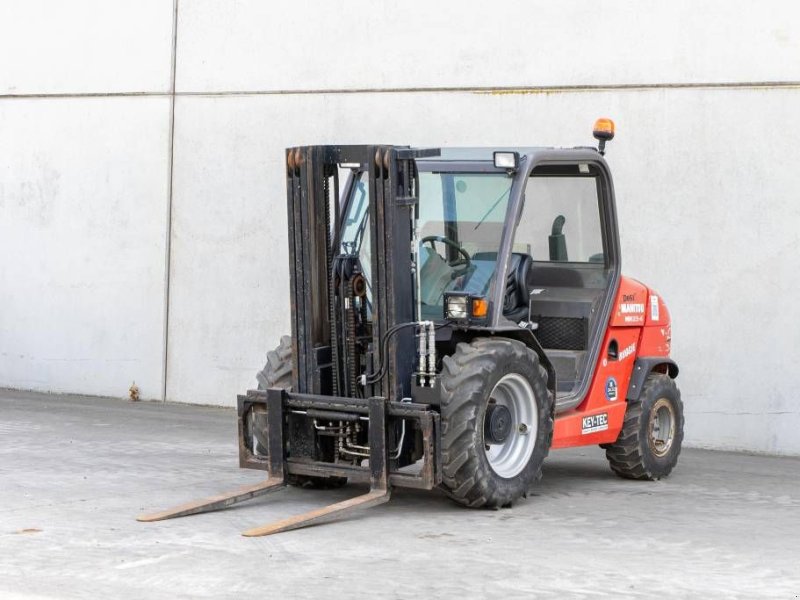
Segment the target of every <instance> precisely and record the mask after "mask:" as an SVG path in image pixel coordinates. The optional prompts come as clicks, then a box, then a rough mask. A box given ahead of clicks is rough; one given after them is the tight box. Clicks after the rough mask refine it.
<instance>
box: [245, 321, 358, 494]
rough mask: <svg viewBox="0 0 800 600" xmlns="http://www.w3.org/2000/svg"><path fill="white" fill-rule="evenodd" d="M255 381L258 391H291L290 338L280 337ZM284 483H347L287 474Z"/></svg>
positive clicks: (324, 485) (330, 485)
mask: <svg viewBox="0 0 800 600" xmlns="http://www.w3.org/2000/svg"><path fill="white" fill-rule="evenodd" d="M256 379H258V389H260V390H268V389H269V388H273V387H277V388H284V389H286V390H291V389H292V338H291V337H290V336H288V335H284V336H282V337H281V343H280V344H278V347H277V348H275V350H272V351H271V352H267V363H266V364H265V365H264V368H263V369H261V370H260V371H259V372H258V374H257V375H256ZM245 425H247V424H245ZM256 438H257V439H258V442H259V443H260V444H261V445H263V446H264V447H265V448H266V440H264V439H263V438H261V436H259V435H258V434H256ZM286 482H287V483H288V484H289V485H292V486H295V487H305V488H315V489H330V488H338V487H342V486H343V485H344V484H345V483H347V478H346V477H312V476H310V475H289V474H287V475H286Z"/></svg>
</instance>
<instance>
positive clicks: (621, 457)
mask: <svg viewBox="0 0 800 600" xmlns="http://www.w3.org/2000/svg"><path fill="white" fill-rule="evenodd" d="M683 424H684V418H683V402H681V393H680V391H679V390H678V386H677V385H676V384H675V380H673V379H672V378H670V376H669V375H664V374H662V373H650V375H648V376H647V379H646V380H645V383H644V386H643V388H642V392H641V394H640V395H639V398H638V399H636V400H628V408H627V410H626V412H625V420H624V422H623V425H622V431H620V434H619V437H618V438H617V441H616V442H614V443H613V444H609V445H606V446H604V447H605V449H606V458H607V459H608V462H609V464H610V465H611V470H612V471H614V473H616V474H617V475H619V476H620V477H624V478H625V479H643V480H650V481H652V480H655V479H661V478H662V477H666V476H667V475H669V474H670V472H671V471H672V469H673V468H674V467H675V465H676V464H677V462H678V455H679V454H680V453H681V444H682V442H683Z"/></svg>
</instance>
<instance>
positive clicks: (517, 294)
mask: <svg viewBox="0 0 800 600" xmlns="http://www.w3.org/2000/svg"><path fill="white" fill-rule="evenodd" d="M504 159H505V162H503V160H504ZM416 165H417V168H418V169H419V177H418V179H419V200H418V204H417V207H416V210H415V212H414V225H415V241H414V242H413V243H412V245H413V246H414V249H415V258H414V260H415V261H416V269H415V271H416V272H415V277H416V282H415V287H416V290H417V293H416V304H417V306H416V317H417V319H418V320H419V321H427V320H430V321H435V322H437V323H444V322H445V321H451V322H454V323H456V325H457V326H458V324H460V325H462V326H466V327H470V328H486V329H490V330H493V331H502V330H506V331H507V330H509V329H512V330H513V329H516V330H518V329H528V330H531V331H532V333H533V335H534V336H535V338H536V340H537V341H538V343H539V344H540V345H541V347H542V349H543V351H544V354H546V356H547V359H548V360H549V362H550V363H551V364H552V367H553V369H554V371H555V374H556V382H557V383H556V392H557V397H558V401H557V410H558V411H563V410H567V409H569V408H572V407H574V406H576V405H577V404H578V403H579V402H580V400H581V398H582V397H583V396H584V394H585V388H586V386H587V385H588V382H589V379H590V374H591V371H592V369H591V367H592V366H593V365H594V364H595V363H596V361H597V359H598V357H599V354H600V348H599V346H600V344H601V337H602V332H603V330H604V325H605V324H606V323H607V322H608V318H609V316H610V310H611V304H612V300H613V297H614V295H615V293H616V290H617V287H618V280H619V271H620V267H619V259H618V256H619V242H618V237H617V223H616V213H615V208H614V197H613V186H612V182H611V176H610V173H609V171H608V168H607V166H606V164H605V161H604V160H603V158H602V157H601V156H600V155H599V154H598V153H597V151H595V150H594V149H583V148H576V149H566V150H562V149H549V148H514V149H500V150H498V149H488V148H451V149H442V150H441V154H440V155H439V156H436V157H425V158H420V159H418V160H417V161H416ZM347 190H348V191H347V192H346V197H345V198H344V203H343V214H344V223H343V233H342V247H341V250H342V251H346V252H348V253H350V254H358V256H359V260H360V261H361V263H362V264H361V270H362V272H364V273H369V272H370V261H371V256H370V247H371V244H370V243H369V239H368V236H369V231H370V227H369V226H368V224H367V220H368V214H367V210H366V197H367V189H366V173H365V172H359V171H354V172H353V175H352V178H351V184H350V185H348V186H347ZM371 287H372V286H371V282H368V293H367V297H366V302H367V303H368V305H369V306H370V310H371Z"/></svg>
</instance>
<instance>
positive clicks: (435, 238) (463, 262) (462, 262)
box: [419, 235, 472, 271]
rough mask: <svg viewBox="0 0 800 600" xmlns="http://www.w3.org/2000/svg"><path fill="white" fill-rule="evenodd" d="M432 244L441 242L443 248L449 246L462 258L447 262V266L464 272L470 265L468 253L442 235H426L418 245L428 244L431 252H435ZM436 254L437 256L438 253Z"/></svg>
mask: <svg viewBox="0 0 800 600" xmlns="http://www.w3.org/2000/svg"><path fill="white" fill-rule="evenodd" d="M434 242H441V243H442V244H444V245H445V246H450V247H451V248H453V249H455V250H456V252H458V253H459V254H460V255H461V256H462V258H461V259H457V260H454V261H452V262H448V263H447V265H448V266H449V267H451V268H455V267H462V268H461V269H460V270H461V271H466V270H467V269H469V268H470V266H471V265H472V258H470V255H469V252H467V251H466V250H464V249H463V248H462V247H461V246H459V245H458V243H456V242H454V241H453V240H451V239H450V238H446V237H444V236H443V235H427V236H425V237H424V238H422V239H421V240H420V241H419V243H420V245H422V244H430V245H431V248H432V249H433V251H434V252H436V247H435V246H434ZM436 253H437V254H438V252H436Z"/></svg>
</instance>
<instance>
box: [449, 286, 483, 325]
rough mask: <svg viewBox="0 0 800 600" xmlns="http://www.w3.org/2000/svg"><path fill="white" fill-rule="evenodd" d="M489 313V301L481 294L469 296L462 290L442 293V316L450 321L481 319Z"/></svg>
mask: <svg viewBox="0 0 800 600" xmlns="http://www.w3.org/2000/svg"><path fill="white" fill-rule="evenodd" d="M488 313H489V303H488V302H487V301H486V299H485V298H484V297H483V296H470V295H469V294H465V293H462V292H447V293H445V295H444V318H445V319H449V320H451V321H472V320H476V321H482V320H483V319H485V318H486V317H487V315H488Z"/></svg>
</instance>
